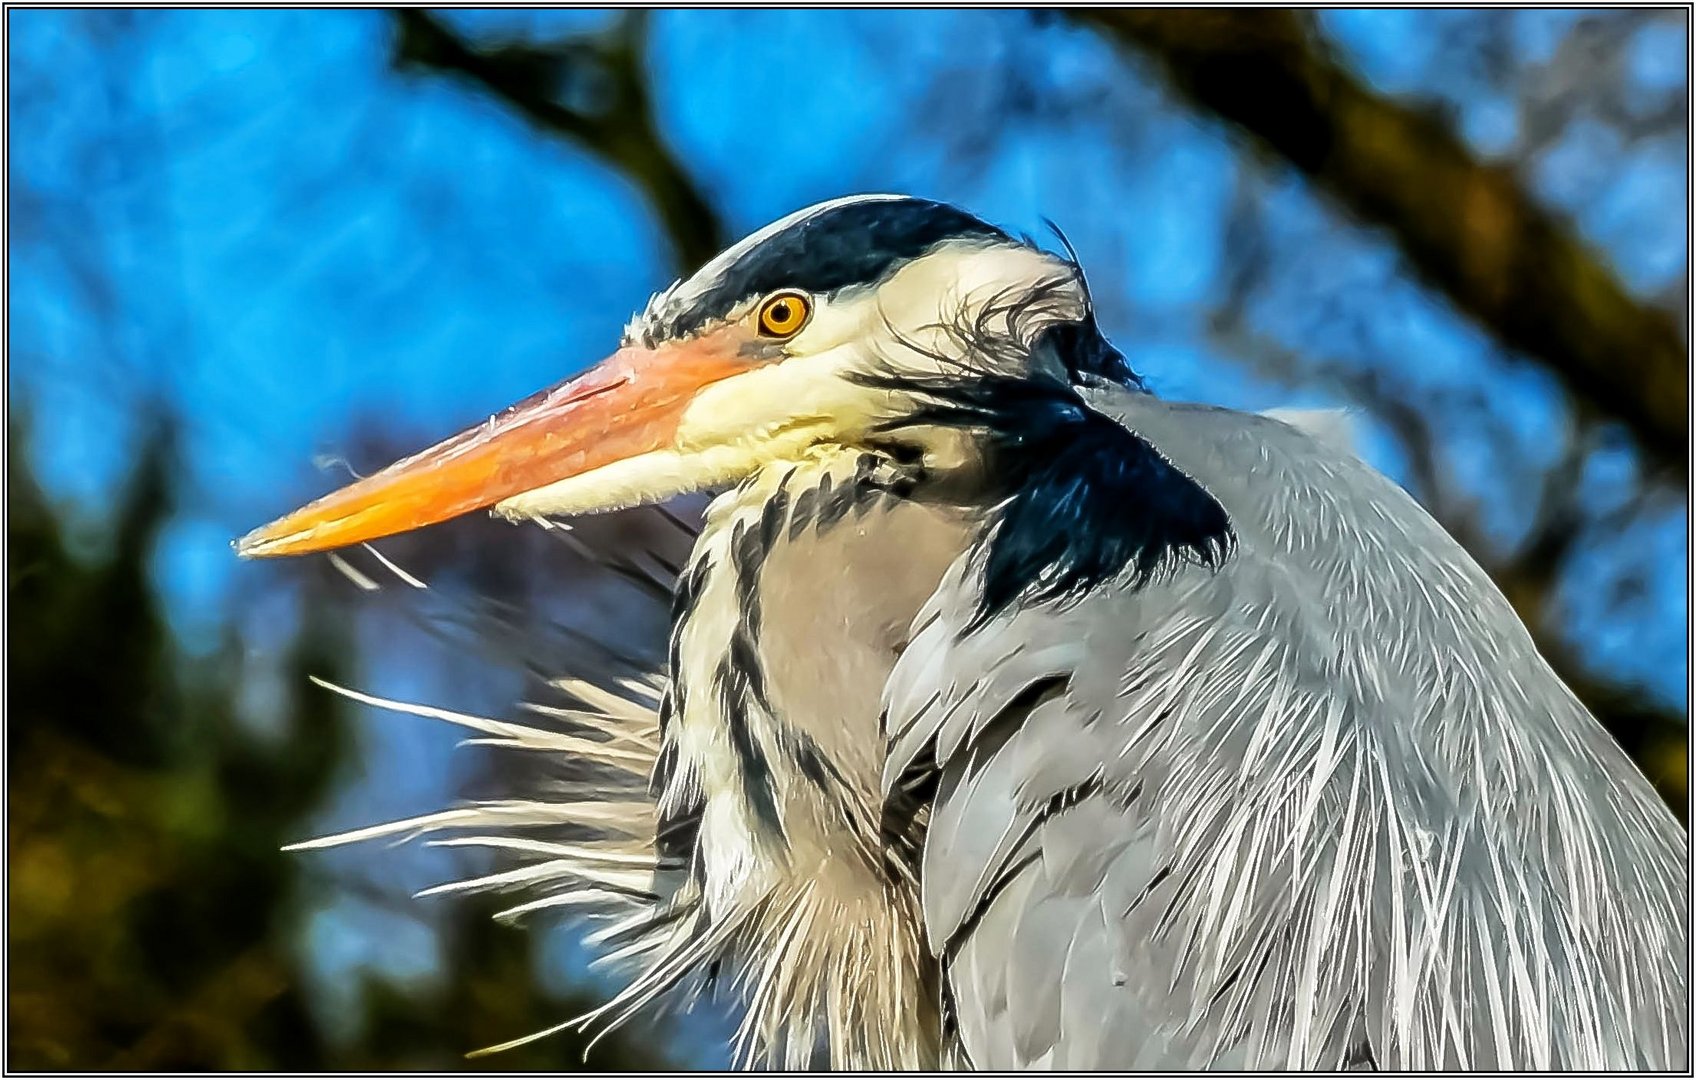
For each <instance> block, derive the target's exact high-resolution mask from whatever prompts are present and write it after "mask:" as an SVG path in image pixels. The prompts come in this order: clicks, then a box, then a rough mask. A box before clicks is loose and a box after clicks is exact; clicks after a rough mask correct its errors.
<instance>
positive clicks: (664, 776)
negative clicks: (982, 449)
mask: <svg viewBox="0 0 1696 1080" xmlns="http://www.w3.org/2000/svg"><path fill="white" fill-rule="evenodd" d="M793 477H794V471H793V470H791V472H790V474H789V475H787V476H785V477H784V479H783V480H782V482H781V483H780V484H779V485H778V488H777V490H776V491H775V492H774V493H773V495H772V497H771V498H769V499H767V500H766V502H765V504H764V505H763V506H761V508H760V512H759V516H758V519H757V520H755V519H753V518H751V517H742V518H740V519H739V520H737V521H736V522H735V524H734V525H732V526H731V529H732V532H731V539H730V544H729V545H728V547H727V549H726V552H725V555H724V557H723V558H720V559H718V560H716V561H715V560H711V559H708V558H705V557H703V558H701V559H699V560H697V561H696V562H694V563H693V564H691V565H690V567H689V568H688V569H687V570H686V571H685V572H684V573H683V574H682V575H681V576H680V577H679V578H678V580H677V586H676V592H675V594H674V596H673V605H672V628H671V649H670V664H671V686H670V687H669V688H668V690H667V693H666V694H665V695H664V697H663V698H662V700H661V703H660V724H661V734H662V737H664V736H665V735H666V734H667V731H668V729H669V727H670V724H671V721H672V720H673V719H674V717H675V716H676V714H677V713H679V712H681V711H683V709H684V708H685V703H686V702H687V701H689V700H691V699H692V698H693V695H694V693H695V692H697V690H698V689H699V688H697V687H692V686H690V685H689V684H688V680H687V679H686V678H685V672H684V670H683V666H682V655H681V642H682V634H683V628H684V626H685V625H686V624H687V622H688V620H689V618H690V617H691V616H692V615H693V614H694V612H695V610H696V608H697V605H698V604H699V603H700V601H701V598H702V596H703V595H704V593H705V592H706V586H707V582H708V580H709V578H711V579H714V580H719V579H718V575H720V574H729V575H731V577H730V578H729V579H728V580H730V581H731V582H732V583H733V585H734V588H735V594H736V605H737V619H736V626H735V628H734V629H733V630H732V631H731V634H730V639H729V641H727V642H726V647H725V652H724V655H723V656H722V657H720V658H719V659H718V662H717V663H716V664H715V665H714V667H713V670H712V679H711V682H712V685H711V687H710V690H711V691H712V693H713V694H714V695H715V700H716V702H717V704H718V706H719V712H720V715H721V717H722V719H723V722H724V723H725V725H726V728H727V733H728V734H729V736H730V747H731V751H732V753H734V754H735V756H736V763H737V772H738V774H739V775H740V777H741V779H742V787H743V791H744V793H745V795H746V798H747V800H748V807H749V809H750V811H751V812H752V813H753V814H754V815H755V816H756V817H757V818H758V819H759V820H760V821H761V823H762V824H764V825H765V826H766V827H767V828H769V829H770V830H771V832H772V835H774V836H775V837H777V838H778V839H780V840H781V839H782V838H783V836H784V828H783V820H782V813H781V811H780V808H779V806H778V801H777V795H776V787H775V779H774V776H773V767H774V762H773V760H772V758H771V757H770V756H768V755H771V754H775V755H777V756H778V757H780V758H781V759H782V760H781V761H779V762H776V763H775V764H776V765H778V766H780V767H784V768H787V769H788V770H789V772H788V773H787V775H797V776H799V777H800V778H802V779H803V780H805V781H807V782H809V783H811V784H813V785H814V786H815V787H817V788H820V789H821V790H826V791H828V790H830V789H833V788H835V787H840V786H842V785H844V784H845V783H846V781H845V780H844V779H843V778H842V776H841V774H840V773H839V772H838V771H837V770H836V769H835V767H834V765H833V764H832V763H830V762H829V761H828V760H826V759H825V758H824V757H823V754H822V752H821V751H820V750H819V749H818V747H817V746H816V744H815V743H813V741H812V740H811V739H809V738H807V737H806V736H805V733H804V732H799V731H792V730H790V729H788V728H787V727H786V726H785V725H784V724H783V723H782V718H781V717H779V716H777V715H776V711H775V710H774V708H773V707H772V702H771V698H770V690H769V686H768V684H767V679H766V671H765V668H764V666H763V664H762V663H761V661H760V648H759V639H760V635H761V633H762V626H761V615H762V613H761V603H760V591H759V590H760V573H761V570H762V569H763V567H764V565H765V561H766V558H767V556H769V555H770V554H771V551H772V549H773V548H774V547H776V546H777V545H778V544H781V543H784V542H787V541H794V540H798V539H799V538H800V537H801V535H802V534H803V533H805V532H806V531H807V530H809V529H811V530H815V531H819V532H823V531H826V530H829V529H831V528H833V527H835V526H836V525H838V524H840V523H841V522H843V521H845V520H847V519H848V518H849V517H853V518H859V517H861V516H863V515H864V514H865V513H866V512H867V511H868V510H869V509H870V508H871V507H872V506H873V505H874V504H876V503H877V502H878V501H879V500H880V499H886V498H900V497H902V495H903V494H905V493H906V491H908V490H910V486H911V485H910V483H909V482H908V480H907V475H906V472H905V470H904V469H903V467H901V466H899V465H897V464H895V463H893V462H891V461H889V460H888V459H886V458H884V457H882V456H881V455H878V454H871V453H867V454H862V455H861V456H860V457H859V459H858V460H857V461H856V462H855V470H854V474H853V476H852V477H850V478H848V479H847V480H845V481H844V482H842V483H840V484H837V483H833V482H832V480H831V478H830V476H829V474H825V475H824V476H822V477H821V478H820V480H819V482H818V483H817V484H813V485H808V486H807V487H805V488H803V489H802V490H801V491H800V492H799V493H798V494H792V492H791V486H792V485H791V480H792V479H793ZM760 718H766V719H768V720H769V721H770V724H769V725H766V729H765V732H764V733H765V734H766V735H767V736H768V737H767V738H762V732H761V731H757V730H756V726H758V725H760V724H761V720H760ZM679 764H680V763H679V762H678V760H677V755H676V752H675V743H674V742H673V741H672V740H671V739H667V741H666V748H665V750H664V751H662V753H661V756H660V759H659V762H658V767H657V768H656V771H655V776H654V785H655V787H657V788H659V789H661V790H663V789H664V788H665V787H666V786H667V785H668V784H669V783H670V782H671V781H672V779H673V777H674V776H675V774H676V770H677V769H678V767H679ZM700 809H701V808H700V806H699V805H698V800H697V801H696V802H692V803H691V804H689V805H687V806H684V807H682V808H681V810H680V811H679V813H678V814H676V815H673V816H675V817H677V818H679V819H681V820H679V821H675V822H674V821H671V820H670V819H669V818H668V819H667V820H666V821H663V822H662V830H664V829H667V828H671V829H672V830H673V833H674V835H675V837H676V842H675V843H674V845H673V847H672V848H671V849H668V851H667V852H666V854H671V855H676V856H679V857H680V856H681V855H682V850H681V849H682V848H683V847H692V846H693V844H694V841H695V827H697V826H698V818H699V814H700ZM689 819H696V820H695V821H694V822H693V824H692V823H691V822H690V820H689Z"/></svg>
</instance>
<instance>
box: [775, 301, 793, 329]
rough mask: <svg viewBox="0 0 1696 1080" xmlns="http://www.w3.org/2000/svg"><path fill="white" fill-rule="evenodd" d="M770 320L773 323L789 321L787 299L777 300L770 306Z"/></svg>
mask: <svg viewBox="0 0 1696 1080" xmlns="http://www.w3.org/2000/svg"><path fill="white" fill-rule="evenodd" d="M771 321H772V322H775V323H786V322H788V321H789V301H787V300H779V301H778V302H777V303H775V304H773V305H772V306H771Z"/></svg>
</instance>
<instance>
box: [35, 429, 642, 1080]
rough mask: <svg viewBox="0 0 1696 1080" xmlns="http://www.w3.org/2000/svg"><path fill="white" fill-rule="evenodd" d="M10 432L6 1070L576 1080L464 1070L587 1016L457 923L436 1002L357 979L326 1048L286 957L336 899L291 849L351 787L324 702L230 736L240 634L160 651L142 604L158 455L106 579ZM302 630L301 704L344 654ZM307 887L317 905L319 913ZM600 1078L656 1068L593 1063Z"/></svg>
mask: <svg viewBox="0 0 1696 1080" xmlns="http://www.w3.org/2000/svg"><path fill="white" fill-rule="evenodd" d="M17 434H18V433H17V432H16V431H15V430H9V431H8V436H9V439H10V449H11V450H12V453H11V454H10V455H9V464H8V481H9V494H8V512H9V513H8V541H9V544H10V558H9V563H8V567H7V583H8V601H9V603H8V615H9V619H10V627H9V629H10V650H9V657H8V660H9V675H10V693H9V698H8V702H7V704H8V706H9V709H8V713H9V719H10V724H9V730H8V747H7V749H8V751H9V761H10V764H9V777H8V778H9V780H10V795H9V799H10V802H9V806H8V809H9V831H8V842H9V845H10V848H9V850H10V871H11V873H10V876H9V886H8V888H9V891H8V897H7V900H8V908H9V913H10V924H9V940H8V946H9V957H8V963H9V971H8V974H9V978H10V996H9V998H8V1001H7V1006H8V1035H9V1043H10V1049H9V1053H8V1059H7V1062H6V1064H7V1065H8V1066H9V1067H10V1068H13V1069H128V1070H146V1071H178V1070H189V1069H241V1070H267V1069H288V1070H305V1069H394V1068H419V1069H438V1070H440V1069H451V1068H463V1067H467V1066H471V1067H486V1068H494V1069H500V1070H512V1069H524V1068H531V1069H549V1070H555V1071H557V1070H560V1069H570V1068H573V1067H581V1063H582V1061H583V1040H582V1038H581V1037H580V1036H576V1035H574V1034H567V1035H563V1036H559V1037H555V1038H551V1039H548V1040H544V1041H542V1042H540V1043H538V1044H534V1045H532V1046H529V1047H525V1048H523V1049H521V1050H517V1051H513V1052H511V1053H508V1054H503V1055H497V1056H495V1057H493V1058H484V1059H475V1060H474V1061H472V1062H467V1061H466V1059H465V1058H464V1054H465V1053H466V1052H467V1051H470V1050H474V1049H477V1048H478V1047H482V1046H487V1045H491V1044H493V1043H497V1042H501V1041H504V1040H506V1039H509V1038H512V1037H513V1036H515V1035H520V1034H524V1033H526V1032H529V1031H534V1030H539V1029H541V1028H544V1027H548V1026H550V1025H552V1024H554V1023H557V1022H558V1021H559V1020H560V1019H561V1018H562V1017H564V1016H569V1015H572V1014H573V1013H574V1012H577V1011H580V1010H581V1009H583V1008H584V1007H586V1006H588V1005H589V1004H592V1003H591V1002H590V1001H588V1000H587V999H584V1000H579V1001H559V1000H556V999H553V998H550V997H548V996H547V995H544V994H542V993H540V992H538V991H537V989H536V979H535V974H534V969H533V962H534V961H533V954H532V950H533V948H534V943H535V935H531V934H527V933H524V932H522V931H518V930H513V929H511V928H507V927H501V926H496V925H494V924H493V923H491V922H490V921H489V920H488V912H487V907H486V905H483V906H479V905H477V904H474V903H457V904H454V905H453V906H452V907H451V909H450V910H449V912H448V916H447V922H448V925H447V926H446V927H445V929H444V930H443V936H444V939H445V946H444V957H445V960H444V970H443V971H441V972H440V973H439V977H438V978H436V979H434V980H433V984H434V985H435V986H436V987H437V988H438V989H436V990H435V991H430V990H422V991H421V990H418V989H416V988H412V987H402V986H391V985H387V984H385V983H383V982H381V981H380V980H377V979H375V978H369V979H368V980H367V981H366V983H365V985H364V986H363V987H362V988H361V989H362V993H361V995H360V1007H361V1009H362V1010H363V1013H362V1016H361V1017H360V1018H359V1022H358V1023H356V1024H354V1025H351V1026H352V1027H353V1028H354V1030H355V1032H356V1034H355V1036H354V1038H353V1040H352V1041H351V1042H345V1041H341V1040H337V1039H335V1038H333V1037H331V1036H330V1035H329V1034H328V1033H326V1032H324V1031H323V1030H321V1028H320V1026H319V1025H320V1020H321V1014H322V1010H321V1009H315V1008H314V1003H313V1002H312V1001H311V1000H310V997H309V995H310V994H311V993H312V990H311V984H310V983H309V981H308V980H307V978H306V977H305V974H304V972H303V970H302V969H303V959H304V955H305V949H304V948H303V947H302V945H301V944H300V936H301V933H302V930H303V927H304V921H305V915H306V913H307V911H309V910H310V909H311V907H312V906H313V902H314V901H316V902H318V903H322V902H324V900H325V897H324V895H323V893H324V890H326V889H333V888H334V882H333V881H332V882H328V883H326V882H324V881H322V880H319V879H317V878H313V877H310V876H309V874H310V873H311V872H312V870H313V864H312V861H311V858H310V857H308V856H302V855H291V854H286V853H284V852H282V851H281V850H280V848H281V847H282V845H283V844H285V843H288V842H289V841H291V840H296V839H299V838H300V837H301V836H302V835H305V834H306V833H307V831H308V828H309V826H308V824H307V821H308V818H309V816H310V814H311V813H312V812H313V811H314V809H315V808H317V807H318V806H319V805H320V804H321V802H322V800H323V798H324V796H325V794H326V791H327V789H328V787H329V785H330V784H331V783H332V782H333V781H334V780H335V779H336V778H337V776H338V775H339V774H340V773H341V772H342V771H344V770H345V769H346V768H347V767H348V765H349V761H348V758H349V755H350V752H351V750H352V742H351V739H350V732H349V730H348V725H347V723H346V720H345V718H344V717H343V716H342V715H341V710H340V709H339V708H338V706H337V704H336V703H337V700H338V699H336V698H334V697H333V696H331V695H327V694H311V693H303V694H301V695H300V696H299V697H298V699H297V701H296V703H295V705H294V711H293V713H292V715H291V716H290V717H289V718H288V721H287V731H288V736H287V737H286V738H285V739H282V740H272V739H266V738H262V737H260V736H257V735H255V734H254V733H253V732H251V731H250V730H248V729H246V728H244V727H243V725H242V723H241V721H240V719H239V715H238V711H237V708H236V705H235V701H236V692H237V689H238V687H239V685H240V680H241V677H242V671H241V653H240V650H239V649H238V648H237V647H236V644H235V640H234V637H233V636H232V637H231V639H230V640H229V642H227V644H226V646H225V648H223V649H222V650H221V651H219V652H218V653H217V654H215V655H214V656H213V657H211V658H210V659H208V660H204V661H196V662H190V661H187V660H185V659H184V658H183V657H181V656H180V655H178V653H177V652H176V650H175V649H174V646H173V643H172V639H171V635H170V632H169V629H168V628H167V626H166V625H165V622H164V620H163V618H162V617H161V613H160V611H159V606H158V602H157V600H156V599H155V597H154V595H153V593H152V590H151V588H150V586H149V582H148V577H147V565H148V558H149V553H150V550H151V547H152V543H153V540H154V536H155V534H156V532H157V531H158V529H159V527H160V525H161V523H162V522H164V521H165V520H167V518H168V516H169V514H170V513H171V509H172V507H171V502H172V492H171V483H170V477H171V476H172V475H173V453H172V447H171V441H170V438H169V437H168V435H165V434H161V435H160V436H159V437H157V438H155V439H153V440H152V441H151V442H150V443H149V445H148V447H147V449H146V451H145V453H144V454H143V455H142V457H141V459H140V464H139V465H138V467H137V470H136V474H135V480H134V482H133V483H132V484H131V485H130V486H129V488H128V494H127V497H126V502H125V505H124V506H123V507H122V508H121V509H120V510H119V512H118V513H117V514H116V515H115V521H116V530H115V533H114V536H113V537H112V543H111V546H110V552H109V555H108V557H106V558H105V559H104V560H102V561H100V562H99V563H98V565H85V564H84V563H83V562H81V561H79V560H77V559H75V558H73V557H72V556H71V555H70V554H68V552H67V546H66V544H65V540H64V537H63V536H62V535H61V530H60V527H59V526H58V524H57V522H56V520H55V518H54V515H53V513H52V512H51V510H50V508H49V507H48V506H46V505H45V503H44V501H43V499H42V496H41V494H40V492H39V490H38V489H37V488H36V486H35V484H34V482H33V480H32V478H31V476H30V474H29V471H28V468H27V466H26V465H25V463H24V461H23V456H22V455H21V454H20V453H18V450H19V448H20V444H21V443H22V440H21V439H19V438H17ZM343 636H344V635H343V634H342V633H341V632H340V631H339V629H338V627H337V626H335V625H332V624H330V623H329V622H328V621H317V622H314V621H311V620H310V618H309V621H308V622H307V624H306V626H305V628H304V629H303V631H302V633H301V635H300V637H299V640H298V642H297V643H296V645H295V646H294V651H293V654H292V656H291V657H290V661H289V669H290V672H289V675H288V679H289V681H290V682H291V683H292V684H293V685H296V686H305V685H306V676H307V674H308V673H309V672H310V673H312V674H318V675H325V676H329V677H335V676H336V675H337V671H338V667H340V662H339V661H338V659H337V658H338V657H346V656H347V655H348V652H347V649H348V647H349V642H347V641H345V640H343ZM314 890H316V894H315V893H314ZM590 1063H591V1064H592V1065H594V1066H595V1067H598V1068H620V1067H631V1066H648V1067H653V1066H656V1065H660V1064H662V1062H661V1060H660V1059H659V1058H658V1057H657V1056H656V1055H653V1054H647V1053H643V1054H637V1053H635V1052H634V1051H633V1050H632V1048H631V1044H630V1043H629V1042H628V1041H621V1040H620V1039H618V1038H609V1039H607V1040H605V1041H604V1042H603V1043H602V1044H601V1046H600V1047H598V1048H597V1051H596V1053H595V1055H594V1056H593V1058H592V1059H591V1062H590Z"/></svg>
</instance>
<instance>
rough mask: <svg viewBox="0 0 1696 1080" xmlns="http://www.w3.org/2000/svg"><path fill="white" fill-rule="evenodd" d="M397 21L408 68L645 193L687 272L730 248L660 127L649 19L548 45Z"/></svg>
mask: <svg viewBox="0 0 1696 1080" xmlns="http://www.w3.org/2000/svg"><path fill="white" fill-rule="evenodd" d="M390 14H391V15H392V16H393V18H394V21H395V25H396V38H395V61H396V63H397V64H398V65H400V66H413V67H420V68H425V69H429V70H432V71H436V72H440V73H444V74H449V75H457V76H459V77H461V78H463V79H466V80H469V81H470V82H471V83H472V84H473V85H475V86H477V87H479V88H480V89H482V90H484V91H485V92H487V93H489V94H491V95H492V96H494V97H495V98H496V99H498V100H499V101H501V102H503V103H505V104H506V105H507V106H509V107H510V108H512V109H513V110H514V111H516V112H517V113H518V114H519V115H521V116H523V117H524V118H525V119H527V120H529V121H530V122H531V123H533V124H535V125H536V126H537V127H538V128H540V129H542V130H543V131H546V132H549V133H551V134H554V135H557V136H561V137H563V138H566V139H569V140H571V141H572V142H574V143H576V144H577V145H578V146H580V147H582V148H583V149H585V150H588V151H589V152H590V153H592V154H594V155H595V156H596V157H598V158H601V159H602V160H603V161H605V162H606V163H607V164H608V165H611V166H612V167H613V168H615V169H617V170H619V172H621V173H622V174H623V175H624V176H626V177H627V178H629V179H630V181H631V182H633V183H634V184H636V185H637V186H638V187H639V188H641V190H642V192H643V193H644V194H645V195H646V196H647V198H648V201H649V202H650V203H651V204H652V205H653V208H654V212H655V213H656V214H658V215H659V219H660V224H661V225H662V226H663V227H664V229H665V232H666V236H667V237H668V238H669V240H670V242H671V245H672V261H673V264H674V266H675V267H676V269H677V270H678V272H679V273H686V272H688V271H690V270H693V269H694V268H695V267H697V266H699V265H701V264H702V263H704V262H706V261H707V260H708V259H710V258H712V257H713V255H715V254H717V253H718V251H719V249H720V248H722V247H723V246H724V241H725V237H724V228H723V225H722V224H721V223H720V221H719V217H718V214H717V213H716V212H715V211H714V210H713V208H712V207H711V205H709V204H708V202H707V200H706V197H705V196H704V195H703V194H702V193H701V190H700V188H699V187H697V186H696V184H695V181H694V180H693V179H692V178H691V177H690V176H689V173H688V171H687V170H685V169H684V168H683V165H682V163H681V162H679V161H678V160H677V157H676V156H675V155H674V154H673V153H672V151H671V148H670V147H668V146H667V145H666V144H665V141H664V140H663V139H662V138H661V137H660V133H659V127H658V125H657V124H656V123H655V121H654V112H653V102H652V100H651V98H650V96H649V94H648V74H647V71H646V69H645V68H644V66H643V57H642V46H643V43H644V37H645V34H644V31H645V30H646V27H647V17H648V15H647V12H645V11H628V12H625V13H624V15H623V16H622V17H621V18H620V19H619V21H618V22H617V24H616V25H615V26H614V27H613V28H612V30H611V31H609V32H608V33H606V34H603V35H599V36H595V37H582V38H573V39H571V40H568V41H562V42H557V43H554V44H548V45H535V44H529V43H518V42H514V43H503V44H497V45H481V44H477V43H474V42H471V41H468V40H467V39H466V38H464V37H463V36H461V35H460V34H459V33H458V32H457V31H455V30H454V29H453V28H452V27H450V26H449V25H447V24H446V23H445V22H443V21H442V20H441V19H440V18H439V17H437V16H436V15H433V14H432V13H430V12H429V11H426V10H424V9H422V8H402V9H399V10H396V11H392V12H390Z"/></svg>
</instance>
